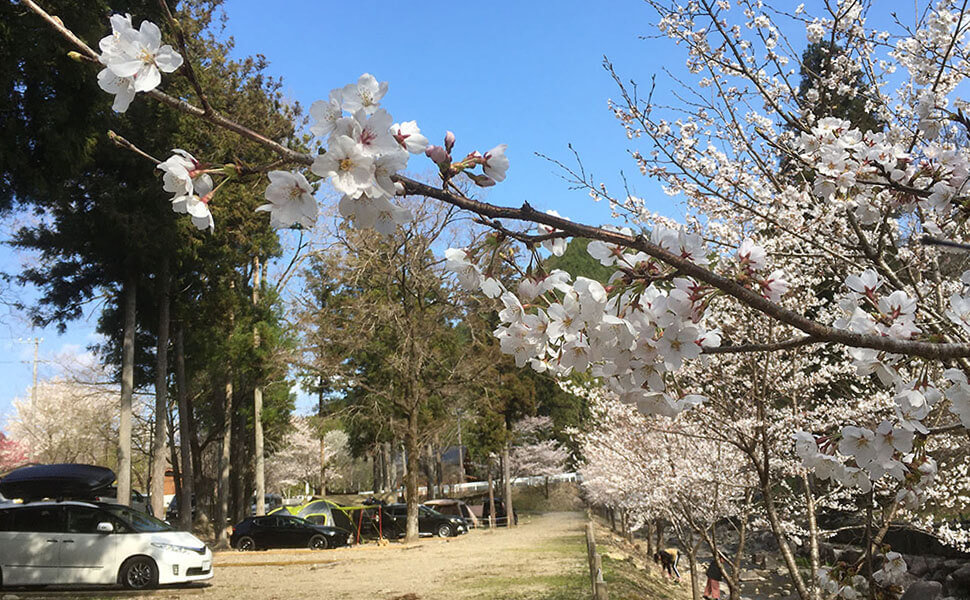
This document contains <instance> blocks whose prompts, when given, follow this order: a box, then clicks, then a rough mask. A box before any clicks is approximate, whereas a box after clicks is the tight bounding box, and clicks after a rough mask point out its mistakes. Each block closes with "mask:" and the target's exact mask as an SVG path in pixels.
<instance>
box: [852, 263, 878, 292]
mask: <svg viewBox="0 0 970 600" xmlns="http://www.w3.org/2000/svg"><path fill="white" fill-rule="evenodd" d="M845 285H846V287H847V288H849V289H850V290H852V291H853V292H856V293H857V294H862V295H868V294H871V293H873V292H875V291H876V290H878V289H879V286H881V285H882V282H881V281H880V280H879V275H878V274H876V272H875V271H874V270H872V269H866V270H865V271H863V272H862V273H860V274H858V275H849V276H848V277H846V278H845Z"/></svg>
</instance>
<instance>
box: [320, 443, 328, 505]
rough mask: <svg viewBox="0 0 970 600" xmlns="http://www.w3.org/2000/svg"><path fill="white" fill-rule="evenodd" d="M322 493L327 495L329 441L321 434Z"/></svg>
mask: <svg viewBox="0 0 970 600" xmlns="http://www.w3.org/2000/svg"><path fill="white" fill-rule="evenodd" d="M320 495H321V496H326V495H327V441H326V438H325V437H324V434H323V433H321V434H320Z"/></svg>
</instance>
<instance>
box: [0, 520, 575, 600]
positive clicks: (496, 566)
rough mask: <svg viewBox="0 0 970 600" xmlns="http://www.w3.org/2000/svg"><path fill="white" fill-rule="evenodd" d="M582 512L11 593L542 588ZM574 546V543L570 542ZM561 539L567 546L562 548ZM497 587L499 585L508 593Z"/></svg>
mask: <svg viewBox="0 0 970 600" xmlns="http://www.w3.org/2000/svg"><path fill="white" fill-rule="evenodd" d="M583 526H584V520H583V516H582V515H581V514H579V513H548V514H544V515H540V516H536V517H532V518H531V519H528V520H527V519H522V522H521V523H520V526H519V527H517V528H514V529H512V530H511V531H508V530H505V529H498V530H496V531H487V530H472V531H471V532H470V533H468V534H467V535H463V536H460V537H457V538H447V539H438V538H434V539H422V540H421V541H420V542H419V543H417V544H414V545H411V546H405V545H403V544H399V543H391V544H388V545H386V546H378V545H377V544H366V545H363V546H358V547H355V548H338V549H336V550H323V551H311V550H269V551H261V552H246V553H243V552H233V551H228V552H218V553H216V555H215V559H214V564H215V570H216V573H215V577H213V579H211V580H210V582H209V585H206V586H192V587H182V588H165V589H162V590H156V591H154V592H150V593H143V594H133V593H126V592H119V591H116V590H108V589H100V590H83V591H82V590H77V589H72V590H67V589H65V590H63V591H57V592H54V590H53V589H49V590H42V591H41V590H38V591H23V590H12V591H10V592H6V591H5V593H0V600H2V599H3V598H6V597H7V596H8V595H14V596H16V597H18V598H38V597H44V598H49V597H57V598H68V597H71V598H74V597H91V598H114V597H118V598H120V597H144V596H150V597H153V598H181V597H186V598H199V599H204V600H248V599H253V600H255V599H257V598H258V599H261V600H301V599H307V600H309V599H311V598H312V599H314V600H358V599H360V600H364V599H366V600H471V599H480V598H481V599H484V598H501V597H511V596H515V597H520V596H522V595H529V592H531V591H535V592H537V593H538V592H541V591H542V589H543V588H542V585H543V584H542V582H543V581H548V580H549V578H550V577H553V576H558V575H562V574H565V573H577V572H581V570H582V569H583V568H584V567H585V564H584V563H585V547H584V546H583V543H582V540H581V537H580V536H581V535H582V532H583ZM573 545H575V546H576V552H575V553H572V552H570V551H569V549H570V548H571V546H573ZM564 548H565V550H566V551H565V552H564V551H563V549H564ZM496 588H498V590H504V592H505V593H503V592H502V591H498V593H496V592H497V589H496Z"/></svg>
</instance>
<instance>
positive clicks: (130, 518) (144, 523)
mask: <svg viewBox="0 0 970 600" xmlns="http://www.w3.org/2000/svg"><path fill="white" fill-rule="evenodd" d="M102 508H103V509H104V510H106V511H108V512H109V513H111V514H113V515H114V516H116V517H118V518H119V519H121V520H122V521H124V522H125V523H127V524H128V525H130V526H131V528H132V529H134V530H135V531H137V532H138V533H153V532H155V531H172V527H171V526H170V525H169V524H168V523H166V522H164V521H159V520H158V519H156V518H155V517H153V516H151V515H147V514H145V513H143V512H140V511H137V510H133V509H131V508H128V507H127V506H121V505H120V504H110V505H104V506H102Z"/></svg>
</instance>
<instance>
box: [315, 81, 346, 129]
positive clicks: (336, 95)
mask: <svg viewBox="0 0 970 600" xmlns="http://www.w3.org/2000/svg"><path fill="white" fill-rule="evenodd" d="M340 94H341V92H340V90H330V98H329V100H317V101H316V102H314V103H313V104H311V105H310V116H311V117H313V119H314V121H316V122H315V123H314V124H313V125H311V126H310V132H311V133H313V135H315V136H317V137H321V138H325V137H327V136H328V135H330V134H331V133H333V130H334V128H335V127H336V126H337V120H338V119H340V118H341V117H343V116H344V113H343V109H342V108H341V107H340Z"/></svg>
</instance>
